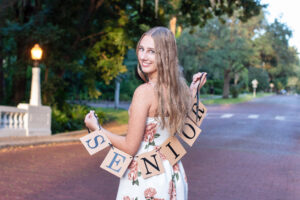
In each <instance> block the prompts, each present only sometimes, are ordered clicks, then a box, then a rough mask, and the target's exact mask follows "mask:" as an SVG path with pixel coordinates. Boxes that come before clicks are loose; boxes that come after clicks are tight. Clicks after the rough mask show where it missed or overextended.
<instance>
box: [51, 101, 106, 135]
mask: <svg viewBox="0 0 300 200" xmlns="http://www.w3.org/2000/svg"><path fill="white" fill-rule="evenodd" d="M90 110H92V108H91V107H89V106H85V105H76V104H66V105H65V106H63V108H62V110H59V109H58V108H57V107H52V122H51V129H52V133H53V134H55V133H61V132H68V131H74V130H80V129H85V125H84V117H85V115H86V114H87V113H88V112H89V111H90ZM96 114H97V115H98V118H99V121H100V123H101V124H102V123H105V122H107V121H109V120H111V119H109V118H108V117H107V116H106V115H105V113H104V112H103V111H99V110H98V111H96Z"/></svg>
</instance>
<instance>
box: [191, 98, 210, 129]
mask: <svg viewBox="0 0 300 200" xmlns="http://www.w3.org/2000/svg"><path fill="white" fill-rule="evenodd" d="M198 107H199V108H198V109H197V97H196V98H194V103H193V107H192V110H191V111H190V112H189V114H188V116H189V117H190V118H191V119H192V121H193V122H194V123H196V124H197V126H198V127H200V125H201V123H202V121H203V119H204V117H205V115H206V113H207V109H206V108H205V106H204V105H203V104H202V103H201V101H200V100H199V101H198Z"/></svg>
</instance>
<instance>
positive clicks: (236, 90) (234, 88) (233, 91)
mask: <svg viewBox="0 0 300 200" xmlns="http://www.w3.org/2000/svg"><path fill="white" fill-rule="evenodd" d="M230 92H231V95H232V98H238V97H239V93H240V88H239V87H238V86H237V85H232V86H231V90H230Z"/></svg>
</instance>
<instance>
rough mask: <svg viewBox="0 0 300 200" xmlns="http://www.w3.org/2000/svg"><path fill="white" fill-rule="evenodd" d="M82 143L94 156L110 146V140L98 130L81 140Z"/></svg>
mask: <svg viewBox="0 0 300 200" xmlns="http://www.w3.org/2000/svg"><path fill="white" fill-rule="evenodd" d="M80 141H81V143H82V144H83V146H84V147H85V148H86V150H87V151H88V152H89V154H90V155H93V154H95V153H97V152H99V151H101V150H103V149H105V148H106V147H108V146H109V144H108V143H109V139H108V138H107V137H106V135H105V134H104V133H103V132H102V131H101V130H97V131H94V132H92V133H90V134H88V135H85V136H83V137H81V138H80Z"/></svg>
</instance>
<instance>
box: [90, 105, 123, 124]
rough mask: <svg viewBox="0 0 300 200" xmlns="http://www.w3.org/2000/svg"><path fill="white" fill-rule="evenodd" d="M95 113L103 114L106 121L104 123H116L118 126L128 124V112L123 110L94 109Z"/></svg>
mask: <svg viewBox="0 0 300 200" xmlns="http://www.w3.org/2000/svg"><path fill="white" fill-rule="evenodd" d="M95 111H96V112H97V111H100V112H104V114H105V117H106V120H105V122H112V121H113V122H117V123H118V124H127V123H128V118H129V117H128V111H127V110H124V109H117V110H116V109H113V108H96V109H95Z"/></svg>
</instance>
